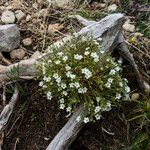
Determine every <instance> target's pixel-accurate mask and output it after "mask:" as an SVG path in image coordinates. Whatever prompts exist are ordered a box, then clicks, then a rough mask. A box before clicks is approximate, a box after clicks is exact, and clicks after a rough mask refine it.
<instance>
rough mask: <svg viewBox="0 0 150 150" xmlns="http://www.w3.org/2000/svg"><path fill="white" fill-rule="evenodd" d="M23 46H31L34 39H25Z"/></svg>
mask: <svg viewBox="0 0 150 150" xmlns="http://www.w3.org/2000/svg"><path fill="white" fill-rule="evenodd" d="M22 42H23V45H24V46H30V45H31V44H32V39H31V38H25V39H23V41H22Z"/></svg>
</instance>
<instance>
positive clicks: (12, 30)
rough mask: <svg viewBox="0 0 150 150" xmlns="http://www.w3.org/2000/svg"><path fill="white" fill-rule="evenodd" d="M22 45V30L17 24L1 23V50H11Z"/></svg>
mask: <svg viewBox="0 0 150 150" xmlns="http://www.w3.org/2000/svg"><path fill="white" fill-rule="evenodd" d="M19 45H20V31H19V28H18V27H17V25H15V24H10V25H0V52H11V51H12V50H14V49H15V48H17V47H19Z"/></svg>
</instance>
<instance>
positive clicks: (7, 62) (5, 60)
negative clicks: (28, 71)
mask: <svg viewBox="0 0 150 150" xmlns="http://www.w3.org/2000/svg"><path fill="white" fill-rule="evenodd" d="M0 59H1V60H2V61H3V62H4V63H5V64H6V65H11V64H12V63H11V62H9V61H8V60H7V59H6V58H5V57H4V56H3V54H2V52H0Z"/></svg>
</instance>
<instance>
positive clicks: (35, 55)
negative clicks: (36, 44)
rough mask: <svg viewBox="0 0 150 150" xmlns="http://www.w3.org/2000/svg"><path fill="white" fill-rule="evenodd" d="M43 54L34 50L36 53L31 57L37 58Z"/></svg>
mask: <svg viewBox="0 0 150 150" xmlns="http://www.w3.org/2000/svg"><path fill="white" fill-rule="evenodd" d="M40 56H41V53H40V52H39V51H36V52H34V54H33V55H32V56H31V58H34V59H37V58H39V57H40Z"/></svg>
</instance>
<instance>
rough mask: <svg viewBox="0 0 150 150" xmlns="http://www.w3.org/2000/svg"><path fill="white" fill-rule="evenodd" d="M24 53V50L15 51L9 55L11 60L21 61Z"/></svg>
mask: <svg viewBox="0 0 150 150" xmlns="http://www.w3.org/2000/svg"><path fill="white" fill-rule="evenodd" d="M25 54H26V52H25V50H24V49H15V50H13V51H12V52H11V53H10V57H11V58H12V59H19V60H20V59H23V57H24V56H25Z"/></svg>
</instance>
